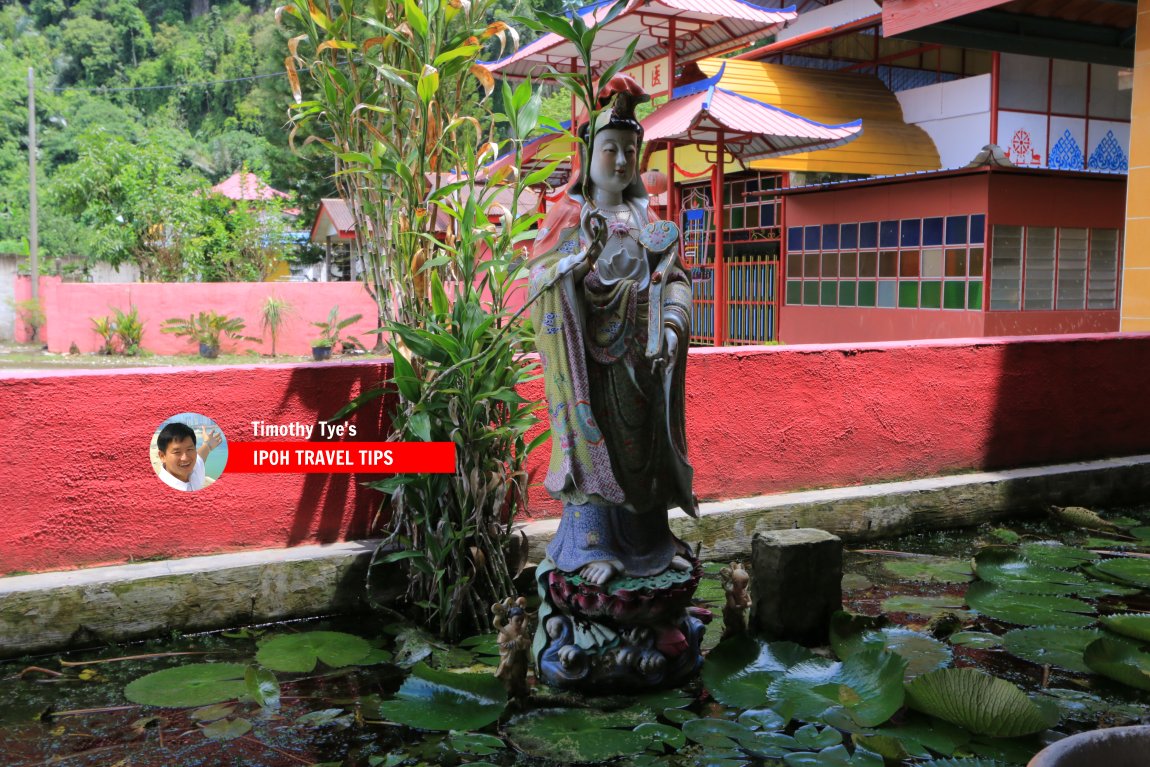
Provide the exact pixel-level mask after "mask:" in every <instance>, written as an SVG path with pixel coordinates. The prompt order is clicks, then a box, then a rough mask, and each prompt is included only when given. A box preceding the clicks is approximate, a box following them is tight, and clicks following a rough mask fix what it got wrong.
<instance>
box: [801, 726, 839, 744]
mask: <svg viewBox="0 0 1150 767" xmlns="http://www.w3.org/2000/svg"><path fill="white" fill-rule="evenodd" d="M794 738H795V742H797V743H798V744H799V745H800V746H802V747H803V748H811V749H815V748H829V747H830V746H837V745H838V744H840V743H842V742H843V735H842V733H841V732H839V731H838V730H836V729H835V728H834V727H823V728H822V729H819V728H818V727H816V726H815V725H813V724H807V725H803V726H802V727H800V728H799V729H797V730H795V735H794Z"/></svg>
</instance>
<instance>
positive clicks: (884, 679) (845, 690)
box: [768, 648, 906, 727]
mask: <svg viewBox="0 0 1150 767" xmlns="http://www.w3.org/2000/svg"><path fill="white" fill-rule="evenodd" d="M905 668H906V661H904V660H903V659H902V658H901V657H899V656H898V655H895V654H894V653H890V652H885V651H883V650H879V649H877V648H876V649H868V650H863V651H861V652H858V653H855V654H854V655H852V656H850V657H849V658H847V659H846V660H845V661H843V662H842V663H830V662H829V661H825V660H822V659H816V660H810V661H806V662H805V663H800V664H798V665H796V666H793V667H792V668H790V669H788V670H787V672H786V673H785V674H783V676H781V677H779V679H777V680H775V681H774V682H773V683H772V684H771V686H770V689H769V690H768V695H769V696H770V698H771V700H772V701H774V706H773V707H774V708H775V709H777V710H778V711H779V712H780V713H782V714H783V715H784V716H788V715H789V716H791V717H796V718H798V719H801V720H803V721H806V722H813V721H827V719H826V717H828V716H832V717H836V718H835V719H834V721H841V717H842V716H845V717H846V718H847V720H849V721H850V722H853V723H854V724H856V725H858V726H860V727H874V726H876V725H879V724H882V723H883V722H885V721H886V720H887V719H890V717H891V716H892V715H894V713H895V712H896V711H898V710H899V708H901V707H902V702H903V684H902V678H903V672H904V670H905Z"/></svg>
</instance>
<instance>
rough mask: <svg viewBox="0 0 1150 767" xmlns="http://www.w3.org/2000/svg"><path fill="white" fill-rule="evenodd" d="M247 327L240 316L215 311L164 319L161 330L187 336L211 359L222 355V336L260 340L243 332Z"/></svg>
mask: <svg viewBox="0 0 1150 767" xmlns="http://www.w3.org/2000/svg"><path fill="white" fill-rule="evenodd" d="M245 327H246V325H245V323H244V321H243V320H242V319H240V318H239V317H229V316H228V315H226V314H217V313H215V312H200V313H199V314H193V315H191V316H189V317H188V318H187V319H184V318H182V317H173V318H171V319H167V320H164V325H163V327H161V328H160V332H161V333H171V334H172V335H175V336H182V337H186V338H188V339H189V340H191V341H192V342H194V343H198V344H199V345H200V356H201V357H204V358H206V359H210V360H211V359H215V358H216V357H218V356H219V355H220V337H221V336H223V337H225V338H227V339H229V340H232V341H253V342H258V341H259V340H260V339H258V338H253V337H252V336H245V335H244V334H243V330H244V328H245Z"/></svg>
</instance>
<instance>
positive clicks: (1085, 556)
mask: <svg viewBox="0 0 1150 767" xmlns="http://www.w3.org/2000/svg"><path fill="white" fill-rule="evenodd" d="M1020 550H1021V551H1022V556H1024V557H1026V558H1027V559H1029V560H1030V561H1031V562H1034V563H1035V564H1038V565H1046V566H1047V567H1061V568H1073V567H1078V566H1079V565H1085V564H1090V563H1091V562H1097V561H1098V559H1099V555H1098V554H1095V553H1094V552H1093V551H1087V550H1086V549H1077V548H1074V547H1073V546H1063V545H1062V544H1060V543H1056V542H1054V541H1044V542H1041V543H1027V544H1024V545H1022V546H1021V547H1020Z"/></svg>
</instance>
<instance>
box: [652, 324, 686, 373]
mask: <svg viewBox="0 0 1150 767" xmlns="http://www.w3.org/2000/svg"><path fill="white" fill-rule="evenodd" d="M678 354H679V335H678V334H677V333H676V332H675V331H674V330H671V329H670V328H663V346H662V349H661V351H660V353H659V354H657V355H655V358H654V359H653V360H651V372H652V373H655V372H658V371H659V369H660V368H661V369H664V370H665V369H666V368H668V367H674V365H675V358H676V357H677V356H678Z"/></svg>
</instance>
